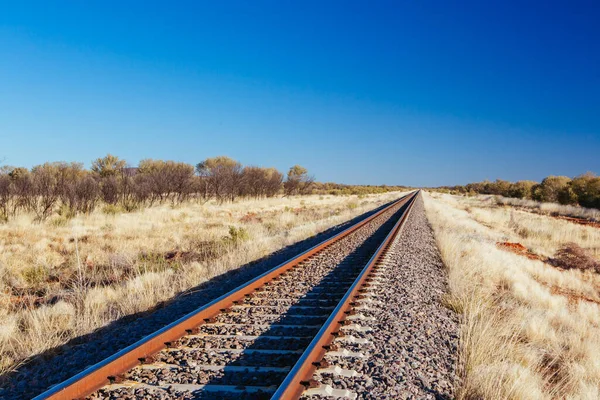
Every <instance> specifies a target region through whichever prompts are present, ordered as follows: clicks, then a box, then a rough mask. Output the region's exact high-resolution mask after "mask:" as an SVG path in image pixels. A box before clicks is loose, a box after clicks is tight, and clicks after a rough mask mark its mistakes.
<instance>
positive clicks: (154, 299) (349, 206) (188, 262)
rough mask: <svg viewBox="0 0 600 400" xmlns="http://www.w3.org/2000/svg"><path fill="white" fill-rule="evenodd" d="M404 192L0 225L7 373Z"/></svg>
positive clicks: (0, 354) (0, 345) (0, 338)
mask: <svg viewBox="0 0 600 400" xmlns="http://www.w3.org/2000/svg"><path fill="white" fill-rule="evenodd" d="M399 196H400V193H399V192H396V193H386V194H380V195H368V196H361V197H360V198H359V197H357V196H335V197H332V196H303V197H294V198H274V199H265V200H247V201H240V202H237V203H234V204H224V205H218V204H216V203H213V202H209V203H206V204H186V205H183V206H179V207H176V208H173V207H169V206H159V207H153V208H148V209H145V210H143V211H139V212H133V213H128V214H113V213H112V212H111V210H110V209H106V210H105V211H104V212H103V211H97V212H94V213H93V214H91V215H89V216H80V217H77V218H74V219H72V220H61V219H53V220H50V221H48V222H46V223H45V224H33V223H32V219H33V216H28V215H24V216H20V217H18V218H16V219H15V220H12V221H10V222H9V223H6V224H3V225H0V360H1V361H0V373H4V372H7V371H9V370H11V369H13V368H15V366H17V365H18V363H19V362H21V361H22V360H23V359H25V358H26V357H29V356H31V355H35V354H38V353H40V352H43V351H44V350H46V349H49V348H52V347H55V346H57V345H60V344H62V343H65V342H66V341H68V340H69V339H71V338H73V337H76V336H80V335H83V334H85V333H89V332H91V331H93V330H94V329H97V328H98V327H101V326H103V325H105V324H107V323H109V322H111V321H113V320H115V319H118V318H120V317H122V316H124V315H128V314H133V313H136V312H140V311H144V310H147V309H149V308H151V307H152V306H154V305H155V304H157V303H158V302H160V301H163V300H167V299H169V298H172V297H173V296H174V295H176V294H178V293H180V292H182V291H184V290H186V289H189V288H191V287H193V286H196V285H198V284H199V283H202V282H204V281H206V280H208V279H210V278H212V277H214V276H216V275H219V274H222V273H224V272H226V271H229V270H231V269H234V268H237V267H239V266H240V265H243V264H245V263H248V262H250V261H253V260H256V259H258V258H261V257H263V256H265V255H267V254H270V253H272V252H274V251H276V250H278V249H281V248H283V247H285V246H287V245H290V244H293V243H295V242H297V241H299V240H302V239H305V238H308V237H311V236H313V235H315V234H317V233H319V232H321V231H323V230H325V229H327V228H330V227H332V226H334V225H337V224H339V223H341V222H344V221H346V220H348V219H351V218H353V217H354V216H357V215H359V214H362V213H364V212H366V211H369V210H371V209H373V208H375V207H377V206H379V205H381V204H383V203H385V202H388V201H391V200H392V199H395V198H397V197H399Z"/></svg>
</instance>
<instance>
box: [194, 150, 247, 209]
mask: <svg viewBox="0 0 600 400" xmlns="http://www.w3.org/2000/svg"><path fill="white" fill-rule="evenodd" d="M196 172H197V173H198V175H200V176H201V177H202V178H203V179H205V180H206V183H207V190H208V191H209V193H210V194H211V195H212V196H214V197H216V198H217V200H218V201H219V202H223V201H226V200H231V201H234V200H235V197H236V196H237V195H238V194H239V190H240V188H241V184H242V179H243V173H242V164H240V163H239V162H237V161H235V160H233V159H231V158H229V157H226V156H219V157H214V158H207V159H206V160H204V161H202V162H201V163H198V164H197V165H196Z"/></svg>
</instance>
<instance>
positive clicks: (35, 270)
mask: <svg viewBox="0 0 600 400" xmlns="http://www.w3.org/2000/svg"><path fill="white" fill-rule="evenodd" d="M21 275H22V276H23V279H25V281H26V282H27V283H28V284H30V285H38V284H40V283H43V282H45V281H46V279H48V271H47V270H46V268H44V267H42V266H41V265H35V266H31V267H27V268H25V269H24V270H23V271H21Z"/></svg>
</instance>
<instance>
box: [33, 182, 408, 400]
mask: <svg viewBox="0 0 600 400" xmlns="http://www.w3.org/2000/svg"><path fill="white" fill-rule="evenodd" d="M418 195H419V192H413V193H411V194H409V195H407V196H404V197H402V198H401V199H399V200H397V201H395V202H393V203H391V204H390V205H388V206H386V207H384V208H383V209H381V210H379V211H378V212H376V213H374V214H372V215H371V216H369V217H367V218H365V219H363V220H361V221H360V222H358V223H356V224H355V225H353V226H351V227H350V228H348V229H346V230H344V231H343V232H341V233H339V234H337V235H335V236H333V237H332V238H330V239H327V240H325V241H323V242H322V243H320V244H318V245H317V246H314V247H312V248H311V249H309V250H307V251H305V252H303V253H301V254H299V255H298V256H296V257H294V258H292V259H291V260H289V261H287V262H285V263H283V264H280V265H279V266H277V267H275V268H273V269H271V270H270V271H267V272H265V273H264V274H262V275H260V276H258V277H256V278H254V279H253V280H251V281H249V282H247V283H246V284H244V285H242V286H240V287H238V288H237V289H235V290H233V291H231V292H229V293H227V294H225V295H223V296H221V297H219V298H217V299H215V300H213V301H212V302H210V303H208V304H207V305H205V306H203V307H201V308H199V309H198V310H196V311H194V312H192V313H190V314H188V315H186V316H185V317H183V318H181V319H179V320H177V321H175V322H173V323H172V324H170V325H168V326H166V327H164V328H162V329H160V330H158V331H156V332H155V333H153V334H151V335H149V336H147V337H146V338H144V339H142V340H140V341H139V342H137V343H134V344H133V345H131V346H129V347H127V348H125V349H123V350H121V351H119V352H118V353H116V354H114V355H113V356H111V357H109V358H107V359H105V360H103V361H101V362H100V363H98V364H96V365H93V366H91V367H89V368H88V369H86V370H85V371H83V372H81V373H79V374H78V375H76V376H74V377H72V378H71V379H68V380H67V381H65V382H63V383H61V384H59V385H56V386H54V387H52V388H51V389H49V390H48V391H46V392H45V393H42V394H41V395H39V396H38V397H36V399H80V398H89V399H117V398H129V399H135V398H147V399H154V398H156V399H166V398H182V399H298V398H300V397H310V396H312V395H318V396H321V397H327V396H333V397H347V398H353V397H355V396H356V395H355V394H354V393H351V392H349V391H347V390H341V389H333V388H331V387H329V386H327V385H322V384H320V383H319V382H318V380H314V379H313V377H315V376H318V375H319V374H321V373H332V374H340V375H344V374H351V373H352V371H347V370H343V369H340V368H339V367H335V366H333V365H329V364H330V363H329V362H328V361H327V360H326V359H325V357H324V356H325V354H327V355H328V357H329V358H331V357H353V356H354V354H352V353H351V352H348V351H347V350H340V348H339V346H338V344H339V343H340V342H350V343H355V344H357V345H360V343H361V340H362V339H360V334H358V333H360V332H361V331H363V330H366V329H368V326H367V325H368V322H366V321H367V320H368V319H367V318H365V317H364V315H363V314H361V312H360V310H361V309H363V308H367V309H368V308H369V306H371V307H372V306H373V304H372V303H373V300H372V299H371V298H370V297H369V295H368V288H369V286H370V285H373V284H375V282H376V281H377V280H378V279H379V278H378V274H377V268H378V265H379V263H380V262H381V260H382V259H383V257H384V255H385V252H386V251H387V248H388V247H389V245H390V244H391V242H392V240H393V239H394V237H396V235H397V234H398V232H399V231H400V228H401V227H402V225H403V223H404V221H405V220H406V218H407V216H408V213H409V212H410V208H411V206H412V204H413V203H414V201H415V199H416V197H417V196H418ZM361 323H362V324H361ZM355 332H356V333H355ZM353 333H355V334H353Z"/></svg>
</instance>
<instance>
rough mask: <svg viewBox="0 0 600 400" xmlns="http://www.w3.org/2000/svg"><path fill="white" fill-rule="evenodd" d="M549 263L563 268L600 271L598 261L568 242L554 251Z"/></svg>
mask: <svg viewBox="0 0 600 400" xmlns="http://www.w3.org/2000/svg"><path fill="white" fill-rule="evenodd" d="M548 261H549V262H550V264H552V265H554V266H556V267H560V268H564V269H578V270H582V271H585V270H592V271H596V272H600V263H599V262H598V261H596V260H595V259H594V257H592V256H591V255H589V254H588V252H587V251H586V250H585V249H583V248H582V247H580V246H579V245H577V244H575V243H568V244H566V245H565V246H564V247H562V248H561V249H560V250H558V251H557V252H556V254H555V255H554V258H551V259H549V260H548Z"/></svg>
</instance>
